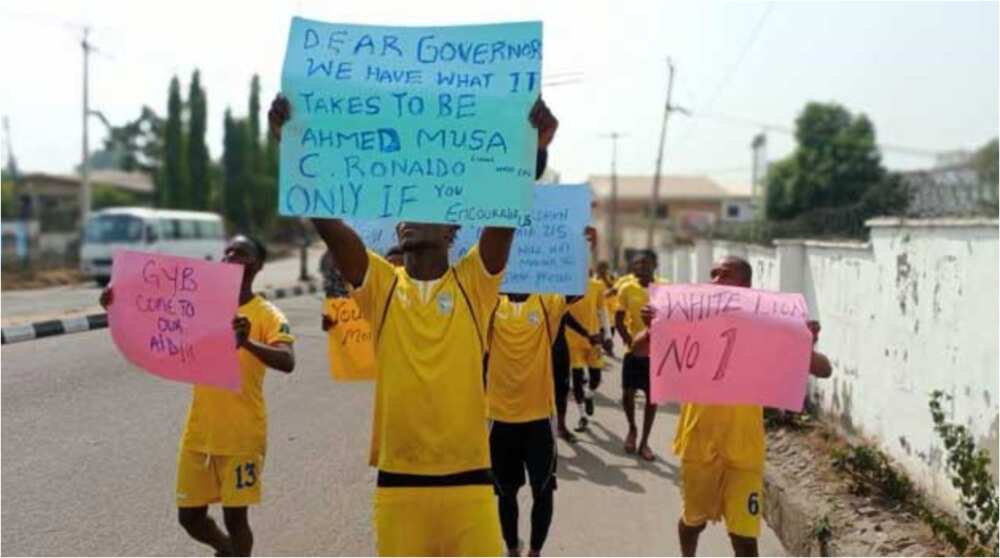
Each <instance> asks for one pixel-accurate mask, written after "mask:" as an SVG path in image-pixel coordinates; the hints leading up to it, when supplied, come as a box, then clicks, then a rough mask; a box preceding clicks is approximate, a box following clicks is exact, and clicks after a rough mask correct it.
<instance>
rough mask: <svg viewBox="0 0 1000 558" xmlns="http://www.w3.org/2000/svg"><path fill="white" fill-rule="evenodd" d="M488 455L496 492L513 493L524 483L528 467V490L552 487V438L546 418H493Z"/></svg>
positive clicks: (553, 468)
mask: <svg viewBox="0 0 1000 558" xmlns="http://www.w3.org/2000/svg"><path fill="white" fill-rule="evenodd" d="M490 458H491V459H492V460H493V481H494V483H495V485H494V486H495V488H496V493H497V494H504V493H513V492H515V491H516V490H517V489H518V488H520V487H522V486H524V481H525V478H524V470H525V469H527V470H528V479H529V480H530V481H531V490H532V492H534V493H538V492H540V491H542V490H545V489H553V490H554V489H555V487H556V440H555V437H554V436H553V435H552V424H551V423H550V422H549V419H542V420H534V421H531V422H520V423H512V422H500V421H493V427H492V428H491V429H490Z"/></svg>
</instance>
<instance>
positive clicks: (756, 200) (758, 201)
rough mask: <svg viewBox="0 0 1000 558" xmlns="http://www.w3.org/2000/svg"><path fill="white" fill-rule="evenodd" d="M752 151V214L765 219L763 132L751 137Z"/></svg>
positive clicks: (765, 162)
mask: <svg viewBox="0 0 1000 558" xmlns="http://www.w3.org/2000/svg"><path fill="white" fill-rule="evenodd" d="M750 148H751V149H752V150H753V170H752V171H750V172H751V175H750V192H751V193H750V198H751V199H752V200H753V204H754V212H755V214H756V216H757V217H759V218H764V217H766V216H767V215H766V211H767V200H766V199H765V196H764V188H763V186H764V184H763V182H764V174H765V173H766V172H767V135H766V133H765V132H764V131H762V132H760V133H759V134H757V135H756V136H754V137H753V141H752V142H750Z"/></svg>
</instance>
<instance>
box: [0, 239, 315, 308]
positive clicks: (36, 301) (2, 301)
mask: <svg viewBox="0 0 1000 558" xmlns="http://www.w3.org/2000/svg"><path fill="white" fill-rule="evenodd" d="M324 250H325V248H321V247H320V245H319V244H317V245H315V246H314V247H313V248H311V249H310V250H309V256H308V257H309V261H308V265H309V273H310V274H311V275H312V276H314V277H318V270H319V258H320V257H321V256H322V255H323V251H324ZM299 265H300V263H299V256H298V253H296V254H295V255H294V256H291V257H287V258H282V259H279V260H274V261H271V262H268V263H267V265H266V266H264V269H262V270H261V272H260V274H259V275H258V276H257V281H256V283H255V286H256V287H257V288H258V289H261V290H263V289H266V288H269V287H284V286H287V285H290V284H293V283H295V282H296V281H298V279H299ZM100 293H101V289H99V288H98V287H97V284H96V283H94V282H93V281H91V282H88V283H84V284H81V285H67V286H63V287H52V288H48V289H27V290H16V291H12V290H3V291H2V292H0V306H2V309H3V316H2V322H3V325H4V326H8V325H16V324H22V323H26V322H34V321H39V320H49V319H55V318H60V317H64V316H75V315H79V314H85V313H91V312H100V311H101V308H100V306H98V305H97V297H98V296H99V295H100Z"/></svg>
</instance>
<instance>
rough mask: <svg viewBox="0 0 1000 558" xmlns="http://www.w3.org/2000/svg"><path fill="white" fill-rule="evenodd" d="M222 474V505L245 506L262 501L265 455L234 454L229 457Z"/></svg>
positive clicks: (221, 471)
mask: <svg viewBox="0 0 1000 558" xmlns="http://www.w3.org/2000/svg"><path fill="white" fill-rule="evenodd" d="M226 461H228V463H226V468H225V469H222V470H220V471H219V473H221V475H220V476H222V477H223V478H222V505H223V506H245V505H248V504H256V503H258V502H260V492H261V472H262V469H263V468H264V457H263V456H245V455H244V456H232V457H229V458H227V460H226ZM220 469H221V467H220Z"/></svg>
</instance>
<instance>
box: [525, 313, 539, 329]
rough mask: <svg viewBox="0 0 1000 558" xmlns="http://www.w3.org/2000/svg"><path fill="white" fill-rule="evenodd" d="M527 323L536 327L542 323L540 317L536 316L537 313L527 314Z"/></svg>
mask: <svg viewBox="0 0 1000 558" xmlns="http://www.w3.org/2000/svg"><path fill="white" fill-rule="evenodd" d="M528 323H530V324H531V325H533V326H536V325H538V324H540V323H542V317H541V316H539V315H538V312H529V313H528Z"/></svg>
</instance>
